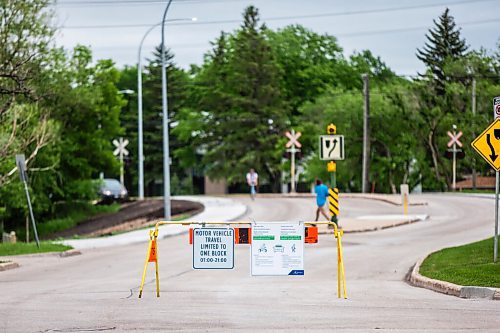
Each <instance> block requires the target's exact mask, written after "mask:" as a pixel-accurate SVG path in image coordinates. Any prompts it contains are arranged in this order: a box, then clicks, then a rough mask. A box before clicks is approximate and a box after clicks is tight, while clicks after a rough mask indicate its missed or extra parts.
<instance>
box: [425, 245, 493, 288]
mask: <svg viewBox="0 0 500 333" xmlns="http://www.w3.org/2000/svg"><path fill="white" fill-rule="evenodd" d="M420 274H421V275H423V276H426V277H428V278H431V279H435V280H441V281H447V282H451V283H454V284H457V285H462V286H477V287H492V288H500V262H497V263H493V238H489V239H485V240H482V241H479V242H475V243H471V244H467V245H462V246H457V247H451V248H446V249H443V250H441V251H438V252H435V253H432V254H431V255H429V256H428V257H427V258H426V259H425V260H424V262H423V263H422V265H421V266H420Z"/></svg>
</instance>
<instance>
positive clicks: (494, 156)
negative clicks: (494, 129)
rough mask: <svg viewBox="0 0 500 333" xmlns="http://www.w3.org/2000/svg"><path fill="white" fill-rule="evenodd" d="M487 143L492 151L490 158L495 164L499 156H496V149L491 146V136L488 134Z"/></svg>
mask: <svg viewBox="0 0 500 333" xmlns="http://www.w3.org/2000/svg"><path fill="white" fill-rule="evenodd" d="M486 143H487V144H488V146H489V147H490V150H491V155H490V158H491V160H492V161H493V162H495V160H496V159H497V157H498V155H497V154H495V147H493V145H492V144H491V137H490V134H486Z"/></svg>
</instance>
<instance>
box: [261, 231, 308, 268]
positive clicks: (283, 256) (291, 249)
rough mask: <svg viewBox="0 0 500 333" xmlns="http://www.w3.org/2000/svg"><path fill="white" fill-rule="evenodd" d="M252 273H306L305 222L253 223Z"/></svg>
mask: <svg viewBox="0 0 500 333" xmlns="http://www.w3.org/2000/svg"><path fill="white" fill-rule="evenodd" d="M251 255H252V259H251V261H252V267H251V271H252V275H304V224H302V223H279V222H274V223H272V222H271V223H259V224H255V225H252V252H251Z"/></svg>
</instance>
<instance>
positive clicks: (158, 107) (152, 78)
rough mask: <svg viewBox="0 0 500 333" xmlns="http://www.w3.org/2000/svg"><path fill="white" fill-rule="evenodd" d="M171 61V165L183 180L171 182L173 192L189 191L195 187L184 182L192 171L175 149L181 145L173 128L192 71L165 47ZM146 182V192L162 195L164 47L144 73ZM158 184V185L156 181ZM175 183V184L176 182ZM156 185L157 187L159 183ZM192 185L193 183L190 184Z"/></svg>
mask: <svg viewBox="0 0 500 333" xmlns="http://www.w3.org/2000/svg"><path fill="white" fill-rule="evenodd" d="M165 52H166V53H165V60H166V64H167V78H168V80H167V94H168V119H169V143H170V144H169V147H170V151H171V152H172V153H171V154H170V155H171V158H172V163H171V165H170V172H171V178H172V179H175V178H177V179H178V180H179V182H180V183H181V184H180V185H177V184H179V182H177V183H175V184H171V193H173V194H186V193H189V192H190V191H191V189H190V188H189V189H186V188H185V186H184V185H186V184H187V183H188V182H186V181H185V179H186V177H187V178H189V177H190V175H189V172H188V171H187V170H186V169H185V168H183V167H182V166H181V163H180V162H179V159H178V157H177V156H176V155H175V154H174V153H173V152H175V151H176V150H177V149H179V148H180V147H181V143H180V142H179V140H178V139H177V136H176V132H175V131H173V129H174V128H175V127H176V126H177V125H178V119H179V112H180V110H181V109H182V108H183V107H185V106H186V103H187V100H188V94H189V88H190V78H189V76H188V74H187V73H186V72H185V71H184V70H183V69H181V68H179V67H178V66H177V65H176V64H175V62H174V55H173V54H172V53H171V51H170V50H169V49H167V50H166V51H165ZM143 82H144V93H143V96H144V102H143V103H144V104H143V105H144V112H143V115H144V121H143V123H144V184H145V194H146V195H158V194H161V193H162V190H160V189H159V188H157V186H158V184H160V183H161V184H162V183H163V123H162V112H163V110H162V82H161V47H157V48H156V50H155V52H154V53H153V59H150V60H149V63H148V65H147V66H146V70H145V75H144V80H143ZM155 184H156V185H155ZM174 185H175V186H174ZM155 186H156V187H155ZM188 187H191V186H189V185H188Z"/></svg>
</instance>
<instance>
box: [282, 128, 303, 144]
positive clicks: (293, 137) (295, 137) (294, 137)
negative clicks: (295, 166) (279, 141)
mask: <svg viewBox="0 0 500 333" xmlns="http://www.w3.org/2000/svg"><path fill="white" fill-rule="evenodd" d="M285 135H286V137H287V138H289V139H290V140H289V141H288V142H287V143H286V147H287V148H290V147H292V146H295V147H297V148H300V147H302V144H301V143H300V142H299V138H300V136H301V135H302V133H300V132H295V131H294V130H292V132H291V133H290V132H289V131H286V133H285Z"/></svg>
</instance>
